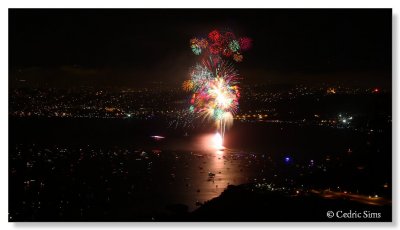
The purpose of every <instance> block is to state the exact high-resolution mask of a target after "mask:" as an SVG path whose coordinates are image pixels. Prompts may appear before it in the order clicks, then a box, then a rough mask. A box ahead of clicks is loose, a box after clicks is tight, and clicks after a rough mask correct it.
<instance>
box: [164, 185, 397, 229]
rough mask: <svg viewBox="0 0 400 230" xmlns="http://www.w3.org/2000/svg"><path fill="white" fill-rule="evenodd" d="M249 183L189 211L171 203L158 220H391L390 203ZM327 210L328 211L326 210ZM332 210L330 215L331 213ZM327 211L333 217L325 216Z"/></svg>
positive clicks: (228, 190)
mask: <svg viewBox="0 0 400 230" xmlns="http://www.w3.org/2000/svg"><path fill="white" fill-rule="evenodd" d="M252 188H253V187H252V186H251V185H240V186H229V187H228V189H226V190H225V191H224V192H223V193H222V194H221V195H220V196H219V197H217V198H214V199H212V200H210V201H208V202H206V203H205V204H203V205H202V206H201V207H199V208H198V209H197V210H195V211H193V212H192V213H187V212H186V210H187V209H185V207H184V206H183V205H176V206H171V207H170V210H172V211H173V212H175V214H176V215H172V216H169V217H167V218H166V217H161V218H159V219H158V220H159V221H256V222H258V221H267V222H314V221H317V222H326V221H333V222H337V221H344V222H353V221H360V222H363V221H366V222H375V221H377V222H388V221H391V220H392V206H391V205H390V204H386V205H368V204H363V203H359V202H356V201H351V200H349V199H338V198H335V199H327V198H323V197H321V196H319V195H317V194H312V193H307V194H302V195H298V196H292V195H288V194H284V193H282V192H273V191H267V192H260V191H255V190H253V189H252ZM328 212H330V213H328ZM332 213H333V214H332ZM329 214H331V215H333V217H328V215H329Z"/></svg>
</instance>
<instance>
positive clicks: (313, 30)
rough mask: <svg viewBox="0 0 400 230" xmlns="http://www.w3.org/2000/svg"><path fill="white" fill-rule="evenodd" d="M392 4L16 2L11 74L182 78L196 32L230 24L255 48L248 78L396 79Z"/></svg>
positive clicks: (245, 71) (69, 81) (243, 69)
mask: <svg viewBox="0 0 400 230" xmlns="http://www.w3.org/2000/svg"><path fill="white" fill-rule="evenodd" d="M391 14H392V12H391V10H390V9H386V10H385V9H381V10H376V9H375V10H374V9H372V10H342V9H337V10H334V9H331V10H305V9H301V10H294V9H293V10H291V9H280V10H277V9H253V10H252V9H242V10H210V9H203V10H199V9H197V10H188V9H184V10H168V9H163V10H138V9H124V10H116V9H113V10H111V9H108V10H65V9H64V10H55V9H49V10H39V9H28V10H23V9H10V10H9V57H10V58H9V64H10V82H13V81H15V80H16V79H25V80H27V81H29V82H35V83H40V84H43V83H48V84H50V85H60V86H63V85H64V86H70V85H80V84H86V85H93V86H126V87H134V86H142V85H148V84H151V83H152V82H158V81H162V82H164V83H167V84H171V85H173V84H178V83H179V84H180V82H182V81H183V80H184V79H186V78H188V74H187V73H188V69H189V68H190V66H192V65H193V64H194V63H195V62H196V61H197V60H198V57H196V56H195V55H194V54H192V53H191V50H190V48H189V39H190V38H191V37H202V36H206V35H207V33H208V32H209V31H211V30H212V29H215V28H217V29H218V28H222V29H224V28H228V29H231V30H233V31H234V32H235V33H236V34H237V35H238V36H250V37H252V38H253V40H254V46H253V49H252V50H250V51H248V52H247V53H245V54H244V62H243V63H239V64H237V65H236V67H237V69H238V70H239V72H240V73H241V74H242V76H243V77H244V81H245V83H248V84H253V83H306V84H307V83H309V84H312V83H320V82H328V83H331V82H333V83H351V84H360V85H362V84H367V85H368V84H378V85H382V86H390V84H391V56H392V55H391V50H392V46H391V42H392V35H391V27H392V24H391V22H392V15H391Z"/></svg>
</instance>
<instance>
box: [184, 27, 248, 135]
mask: <svg viewBox="0 0 400 230" xmlns="http://www.w3.org/2000/svg"><path fill="white" fill-rule="evenodd" d="M251 45H252V39H251V38H248V37H241V38H236V36H235V34H234V33H232V32H231V31H219V30H213V31H211V32H210V33H209V34H208V36H207V38H192V39H190V48H191V49H192V51H193V53H194V54H195V55H198V56H200V58H201V61H200V62H199V63H197V64H196V65H195V66H194V67H192V68H191V70H190V74H189V75H190V79H189V80H186V81H184V82H183V84H182V88H183V89H184V90H185V91H187V92H191V93H192V96H191V98H190V104H191V105H190V107H189V112H190V113H192V114H196V117H201V118H203V119H204V120H211V121H214V122H215V124H216V127H217V129H218V132H219V133H220V134H221V136H222V138H223V137H224V134H225V130H226V129H227V128H229V126H231V125H232V123H233V115H234V114H235V113H236V111H237V109H238V106H239V97H240V91H239V81H238V80H239V74H238V73H237V71H236V69H235V68H234V66H233V64H232V63H231V62H230V60H233V61H235V62H241V61H243V54H242V52H244V51H246V50H248V49H250V48H251Z"/></svg>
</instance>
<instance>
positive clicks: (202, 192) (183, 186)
mask: <svg viewBox="0 0 400 230" xmlns="http://www.w3.org/2000/svg"><path fill="white" fill-rule="evenodd" d="M214 135H215V134H205V135H201V136H199V137H196V138H194V139H193V141H192V142H189V143H186V145H184V146H185V150H184V151H181V152H180V153H179V154H184V155H185V156H182V157H181V158H179V160H178V162H176V172H174V173H176V174H177V176H176V179H175V181H174V183H173V184H174V185H173V186H172V187H170V188H169V189H172V190H173V191H171V193H175V194H176V195H177V196H174V197H171V199H172V200H173V202H175V203H183V204H186V205H188V206H189V209H190V210H193V209H195V208H196V201H199V202H205V201H207V200H210V199H212V198H215V197H217V196H219V195H220V194H221V193H222V192H223V191H224V190H225V189H226V187H227V186H228V185H229V184H231V185H238V184H242V183H248V182H249V179H250V174H249V173H248V172H247V171H246V170H243V167H244V164H245V162H243V159H239V158H237V157H236V155H237V154H238V152H237V151H234V150H231V149H228V148H221V147H216V145H215V142H214V141H213V138H214ZM189 146H192V150H190V151H189V149H190V148H187V147H189ZM181 147H183V146H181ZM183 165H184V166H185V167H186V170H185V169H183V168H182V166H183ZM167 167H169V166H167ZM179 174H182V175H179ZM182 178H183V180H181V179H182ZM188 178H189V179H188Z"/></svg>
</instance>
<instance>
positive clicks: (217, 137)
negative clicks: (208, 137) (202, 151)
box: [212, 133, 224, 149]
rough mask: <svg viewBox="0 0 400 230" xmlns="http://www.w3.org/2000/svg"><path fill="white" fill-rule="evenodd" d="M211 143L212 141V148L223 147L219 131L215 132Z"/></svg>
mask: <svg viewBox="0 0 400 230" xmlns="http://www.w3.org/2000/svg"><path fill="white" fill-rule="evenodd" d="M212 143H213V146H214V148H216V149H223V148H224V146H223V139H222V136H221V134H219V133H216V134H215V135H214V136H213V138H212Z"/></svg>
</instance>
